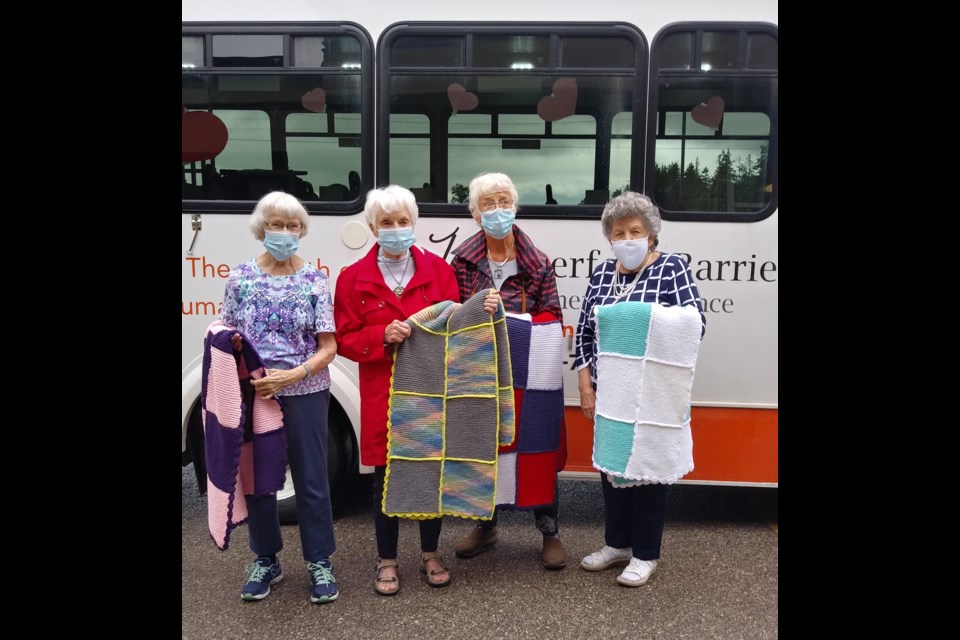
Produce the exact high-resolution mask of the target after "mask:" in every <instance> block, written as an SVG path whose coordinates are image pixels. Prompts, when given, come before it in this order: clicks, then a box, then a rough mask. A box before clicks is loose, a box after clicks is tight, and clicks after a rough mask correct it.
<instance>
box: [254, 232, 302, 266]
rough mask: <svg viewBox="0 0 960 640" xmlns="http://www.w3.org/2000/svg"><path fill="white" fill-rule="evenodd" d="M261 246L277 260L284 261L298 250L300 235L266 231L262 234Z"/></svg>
mask: <svg viewBox="0 0 960 640" xmlns="http://www.w3.org/2000/svg"><path fill="white" fill-rule="evenodd" d="M263 246H264V247H266V248H267V251H269V252H270V255H272V256H273V257H274V258H276V259H277V260H281V261H282V260H286V259H287V258H289V257H291V256H292V255H293V254H295V253H296V252H297V249H299V248H300V235H299V234H297V233H284V232H283V231H267V232H266V233H264V234H263Z"/></svg>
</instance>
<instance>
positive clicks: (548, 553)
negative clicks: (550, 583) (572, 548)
mask: <svg viewBox="0 0 960 640" xmlns="http://www.w3.org/2000/svg"><path fill="white" fill-rule="evenodd" d="M565 566H567V551H566V549H564V548H563V543H562V542H560V538H548V537H546V536H544V537H543V568H544V569H552V570H558V569H563V568H564V567H565Z"/></svg>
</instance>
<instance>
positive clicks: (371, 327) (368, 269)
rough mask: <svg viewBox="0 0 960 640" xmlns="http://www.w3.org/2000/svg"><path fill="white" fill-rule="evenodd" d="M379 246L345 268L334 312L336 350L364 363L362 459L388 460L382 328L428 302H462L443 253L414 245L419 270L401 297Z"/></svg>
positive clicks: (388, 366) (388, 363)
mask: <svg viewBox="0 0 960 640" xmlns="http://www.w3.org/2000/svg"><path fill="white" fill-rule="evenodd" d="M379 251H380V245H379V244H374V246H373V248H372V249H371V250H370V252H369V253H367V255H366V256H364V257H363V258H361V259H360V260H358V261H357V262H355V263H353V264H352V265H350V266H349V267H347V268H346V269H345V270H344V271H343V272H342V273H341V274H340V276H339V277H338V278H337V289H336V296H335V298H334V303H333V317H334V320H335V322H336V325H337V353H338V354H339V355H341V356H343V357H344V358H349V359H350V360H355V361H356V362H358V363H359V364H360V461H361V462H362V463H363V464H365V465H371V466H380V465H385V464H387V400H388V398H389V396H390V373H391V370H392V368H393V353H392V352H391V351H390V350H388V349H387V348H386V347H384V346H383V332H384V330H385V329H386V327H387V325H388V324H390V323H391V322H393V321H394V320H406V319H407V318H409V317H410V316H412V315H413V314H415V313H416V312H417V311H420V310H421V309H424V308H426V307H429V306H430V305H434V304H437V303H438V302H443V301H444V300H453V301H454V302H460V293H459V289H458V287H457V278H456V276H455V275H454V273H453V269H452V268H451V267H450V265H448V264H447V263H446V261H444V260H443V259H442V258H440V257H439V256H436V255H434V254H432V253H430V252H428V251H423V250H422V249H419V248H417V247H412V248H411V249H410V252H411V255H412V256H413V264H414V266H415V267H416V271H415V272H414V274H413V278H412V279H411V280H410V284H408V285H407V288H406V289H404V290H403V294H402V296H401V298H400V299H399V300H398V299H397V296H396V294H395V293H394V292H393V291H392V290H391V288H390V287H387V285H386V284H385V283H384V281H383V274H382V273H381V272H380V267H379V265H378V264H377V255H378V253H379Z"/></svg>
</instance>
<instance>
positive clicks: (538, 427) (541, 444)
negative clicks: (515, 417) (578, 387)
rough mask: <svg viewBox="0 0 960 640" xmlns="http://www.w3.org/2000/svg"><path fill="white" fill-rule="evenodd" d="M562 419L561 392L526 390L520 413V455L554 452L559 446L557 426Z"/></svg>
mask: <svg viewBox="0 0 960 640" xmlns="http://www.w3.org/2000/svg"><path fill="white" fill-rule="evenodd" d="M562 418H563V391H561V390H560V389H555V390H552V391H538V390H536V389H530V388H528V389H527V390H526V391H525V392H524V394H523V409H522V410H521V413H520V433H519V440H520V446H519V448H518V450H519V451H520V453H539V452H542V451H556V450H557V448H558V447H559V446H560V431H559V429H557V425H558V424H560V420H561V419H562ZM554 457H556V454H554Z"/></svg>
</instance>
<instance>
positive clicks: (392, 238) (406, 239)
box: [377, 227, 417, 256]
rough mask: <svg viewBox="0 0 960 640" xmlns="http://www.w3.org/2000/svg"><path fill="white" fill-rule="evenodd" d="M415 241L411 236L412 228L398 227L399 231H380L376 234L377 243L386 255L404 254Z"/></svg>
mask: <svg viewBox="0 0 960 640" xmlns="http://www.w3.org/2000/svg"><path fill="white" fill-rule="evenodd" d="M416 241H417V239H416V238H415V237H414V235H413V227H400V228H399V229H380V232H379V233H378V234H377V242H379V243H380V247H381V248H382V249H383V250H384V251H386V252H387V253H390V254H393V255H395V256H398V255H400V254H402V253H406V251H407V249H409V248H410V247H412V246H413V243H414V242H416Z"/></svg>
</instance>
